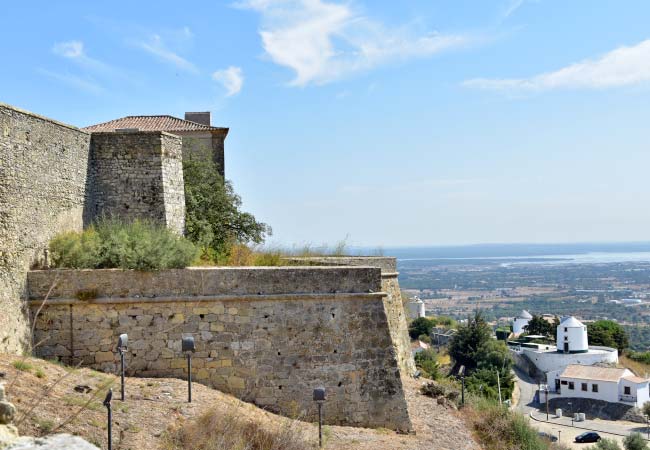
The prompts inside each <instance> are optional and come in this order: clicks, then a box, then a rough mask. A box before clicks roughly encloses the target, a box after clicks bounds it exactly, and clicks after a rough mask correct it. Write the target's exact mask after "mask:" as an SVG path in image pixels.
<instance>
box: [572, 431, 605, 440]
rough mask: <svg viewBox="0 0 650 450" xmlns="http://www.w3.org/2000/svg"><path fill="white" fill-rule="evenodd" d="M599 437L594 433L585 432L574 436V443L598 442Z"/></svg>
mask: <svg viewBox="0 0 650 450" xmlns="http://www.w3.org/2000/svg"><path fill="white" fill-rule="evenodd" d="M598 441H600V435H599V434H598V433H596V432H594V431H587V432H585V433H582V434H579V435H577V436H576V442H598Z"/></svg>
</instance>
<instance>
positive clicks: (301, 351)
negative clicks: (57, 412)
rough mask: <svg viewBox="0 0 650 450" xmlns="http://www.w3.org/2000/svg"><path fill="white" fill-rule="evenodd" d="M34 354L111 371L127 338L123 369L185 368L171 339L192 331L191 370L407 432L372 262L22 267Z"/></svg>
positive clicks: (352, 420)
mask: <svg viewBox="0 0 650 450" xmlns="http://www.w3.org/2000/svg"><path fill="white" fill-rule="evenodd" d="M28 278H29V299H30V301H29V303H30V306H31V310H32V312H33V313H35V312H36V311H37V310H38V308H39V307H40V306H41V304H42V303H43V299H44V298H45V295H46V294H47V292H48V291H49V290H50V289H51V288H52V285H53V284H54V283H55V282H56V285H55V287H54V288H53V289H52V290H51V294H50V297H49V299H48V301H47V302H46V303H45V304H44V306H43V308H42V310H41V313H40V314H39V315H38V317H37V318H36V331H35V336H34V340H35V341H36V342H40V341H44V342H43V344H42V345H41V346H40V347H38V349H37V353H38V354H40V355H42V356H44V357H48V358H59V359H62V360H64V361H66V362H73V363H75V364H77V363H79V362H81V363H83V364H84V365H88V366H91V367H93V368H96V369H101V370H106V371H113V372H114V371H115V370H116V366H117V355H116V353H115V345H116V342H117V337H118V336H119V334H121V333H128V335H129V343H130V345H129V350H128V353H127V361H128V373H129V374H130V375H141V376H165V377H186V376H187V368H186V367H187V366H186V360H185V358H184V356H183V354H182V353H181V351H180V343H181V337H182V336H187V335H191V336H194V338H195V340H196V345H197V352H196V353H195V354H194V357H193V367H192V374H193V375H192V376H193V379H195V380H197V381H199V382H201V383H205V384H208V385H211V386H214V387H216V388H218V389H220V390H223V391H225V392H229V393H232V394H234V395H237V396H239V397H241V398H242V399H243V400H246V401H250V402H253V403H255V404H257V405H260V406H262V407H265V408H268V409H269V410H272V411H276V412H280V413H282V414H286V415H291V416H293V415H299V416H300V417H302V418H304V419H305V420H308V421H313V420H315V419H316V417H315V415H314V411H315V408H314V404H313V401H312V398H311V395H312V390H313V389H314V388H315V387H317V386H320V385H322V386H324V387H325V388H326V389H327V393H328V400H327V404H326V410H327V414H326V416H325V417H326V421H327V423H329V424H346V425H355V426H364V427H386V428H390V429H394V430H400V431H409V430H411V428H412V427H411V422H410V419H409V417H408V412H407V405H406V401H405V397H404V392H403V389H402V382H401V379H400V371H399V366H398V361H397V357H396V352H395V348H394V345H393V342H392V339H391V333H390V332H389V323H390V322H391V321H392V320H393V319H392V318H390V317H388V316H387V313H388V314H389V313H390V311H388V310H387V309H386V308H385V307H384V301H383V298H384V297H385V296H386V294H385V293H384V292H382V278H381V270H380V269H379V268H372V267H270V268H261V267H257V268H209V269H206V268H191V269H184V270H166V271H160V272H156V273H142V272H135V271H121V270H94V271H92V270H82V271H68V270H65V271H32V272H30V273H29V275H28Z"/></svg>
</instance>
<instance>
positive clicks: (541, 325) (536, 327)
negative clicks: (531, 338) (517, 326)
mask: <svg viewBox="0 0 650 450" xmlns="http://www.w3.org/2000/svg"><path fill="white" fill-rule="evenodd" d="M559 324H560V321H559V320H558V318H557V317H556V318H555V320H554V321H553V323H550V322H548V321H547V320H546V319H544V318H543V317H542V316H538V315H535V314H533V318H532V319H530V320H529V321H528V324H527V325H526V326H524V331H525V332H526V334H530V335H539V336H545V337H547V338H550V339H553V340H555V331H556V329H557V326H558V325H559Z"/></svg>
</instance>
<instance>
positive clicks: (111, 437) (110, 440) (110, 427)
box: [106, 403, 113, 450]
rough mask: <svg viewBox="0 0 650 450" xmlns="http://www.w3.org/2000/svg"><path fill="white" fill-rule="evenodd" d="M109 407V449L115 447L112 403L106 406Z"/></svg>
mask: <svg viewBox="0 0 650 450" xmlns="http://www.w3.org/2000/svg"><path fill="white" fill-rule="evenodd" d="M106 409H108V450H112V449H113V414H112V411H111V404H110V403H109V404H108V406H106Z"/></svg>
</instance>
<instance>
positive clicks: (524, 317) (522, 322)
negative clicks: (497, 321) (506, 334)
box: [512, 309, 533, 336]
mask: <svg viewBox="0 0 650 450" xmlns="http://www.w3.org/2000/svg"><path fill="white" fill-rule="evenodd" d="M532 318H533V316H532V315H531V314H530V313H529V312H528V311H526V310H525V309H524V310H523V311H521V312H520V313H519V315H518V316H517V317H515V318H514V320H513V321H512V332H513V333H514V335H515V336H519V335H520V334H521V333H523V332H524V331H525V330H524V327H525V326H526V325H528V322H530V319H532Z"/></svg>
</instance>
